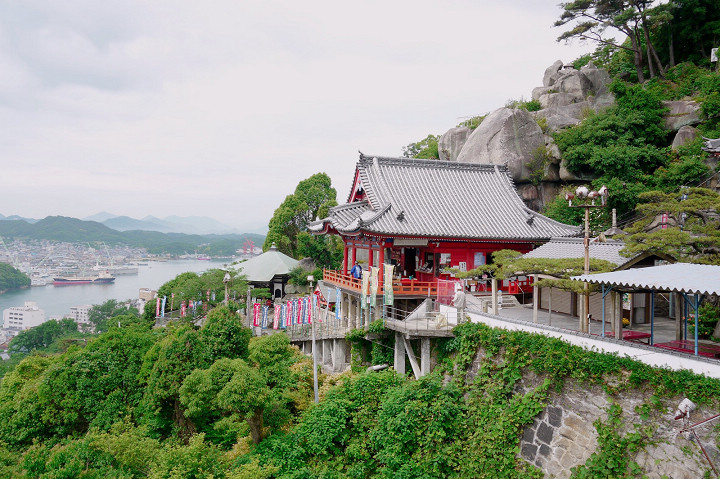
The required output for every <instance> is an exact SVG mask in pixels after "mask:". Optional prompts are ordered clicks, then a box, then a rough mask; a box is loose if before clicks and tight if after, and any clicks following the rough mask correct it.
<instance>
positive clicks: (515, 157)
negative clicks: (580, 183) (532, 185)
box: [457, 108, 545, 182]
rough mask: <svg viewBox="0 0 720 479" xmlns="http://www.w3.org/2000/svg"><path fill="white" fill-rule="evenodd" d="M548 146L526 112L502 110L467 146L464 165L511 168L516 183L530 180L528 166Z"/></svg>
mask: <svg viewBox="0 0 720 479" xmlns="http://www.w3.org/2000/svg"><path fill="white" fill-rule="evenodd" d="M544 146H545V139H544V137H543V132H542V130H541V129H540V126H538V124H537V122H536V121H535V119H534V118H533V117H532V116H531V115H530V113H528V112H527V111H525V110H521V109H512V108H500V109H498V110H495V111H494V112H492V113H490V114H489V115H488V116H487V117H486V118H485V120H483V122H482V123H481V124H480V126H478V127H477V128H476V129H475V131H474V132H473V133H472V134H471V135H470V137H469V138H468V139H467V142H465V146H463V148H462V150H461V151H460V155H458V158H457V161H459V162H461V163H483V164H490V165H503V164H505V163H507V164H508V168H509V170H510V174H511V176H512V178H513V180H515V181H518V182H525V181H528V180H529V173H530V171H529V169H528V167H527V164H528V163H531V162H532V160H533V157H534V155H536V154H537V151H538V148H540V147H544Z"/></svg>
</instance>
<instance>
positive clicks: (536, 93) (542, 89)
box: [530, 86, 553, 100]
mask: <svg viewBox="0 0 720 479" xmlns="http://www.w3.org/2000/svg"><path fill="white" fill-rule="evenodd" d="M551 91H553V88H552V87H551V86H539V87H535V88H533V89H532V93H531V94H530V97H531V98H532V99H533V100H539V99H540V97H541V96H543V95H546V94H548V93H550V92H551Z"/></svg>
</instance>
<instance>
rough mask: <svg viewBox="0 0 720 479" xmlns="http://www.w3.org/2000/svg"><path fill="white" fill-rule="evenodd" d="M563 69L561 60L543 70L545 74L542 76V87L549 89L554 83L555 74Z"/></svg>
mask: <svg viewBox="0 0 720 479" xmlns="http://www.w3.org/2000/svg"><path fill="white" fill-rule="evenodd" d="M562 67H563V62H562V60H557V61H556V62H555V63H553V64H552V65H550V66H549V67H547V68H546V69H545V74H544V75H543V86H546V87H549V86H552V84H553V83H554V82H555V78H556V75H557V73H558V72H559V71H560V69H561V68H562Z"/></svg>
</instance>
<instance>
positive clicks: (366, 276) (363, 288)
mask: <svg viewBox="0 0 720 479" xmlns="http://www.w3.org/2000/svg"><path fill="white" fill-rule="evenodd" d="M369 287H370V271H368V270H366V269H364V270H363V272H362V282H361V283H360V306H361V307H362V309H367V299H368V288H369Z"/></svg>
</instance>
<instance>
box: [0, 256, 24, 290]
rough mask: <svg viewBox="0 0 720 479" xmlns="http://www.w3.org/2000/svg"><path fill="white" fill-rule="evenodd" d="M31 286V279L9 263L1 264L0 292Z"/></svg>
mask: <svg viewBox="0 0 720 479" xmlns="http://www.w3.org/2000/svg"><path fill="white" fill-rule="evenodd" d="M27 286H30V278H29V277H28V276H27V275H26V274H24V273H21V272H20V271H18V270H17V269H15V268H13V267H12V266H10V265H9V264H7V263H0V292H2V291H7V290H8V289H17V288H24V287H27Z"/></svg>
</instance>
